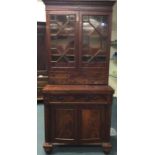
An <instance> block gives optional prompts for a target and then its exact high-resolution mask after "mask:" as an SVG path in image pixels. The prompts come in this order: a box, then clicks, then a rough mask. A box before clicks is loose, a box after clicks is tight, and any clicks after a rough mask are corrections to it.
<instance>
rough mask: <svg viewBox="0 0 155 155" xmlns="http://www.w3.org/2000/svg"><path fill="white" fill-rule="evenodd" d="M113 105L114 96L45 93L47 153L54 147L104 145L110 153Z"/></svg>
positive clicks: (45, 145) (109, 94)
mask: <svg viewBox="0 0 155 155" xmlns="http://www.w3.org/2000/svg"><path fill="white" fill-rule="evenodd" d="M51 96H53V97H52V98H51ZM80 96H81V97H80ZM76 97H78V98H77V99H76ZM74 99H75V100H74ZM90 99H91V100H90ZM67 101H68V102H67ZM95 101H96V102H95ZM111 105H112V93H105V94H104V93H102V94H101V93H97V94H94V93H93V94H88V93H87V94H85V93H74V94H72V93H66V94H65V93H61V94H60V93H47V92H46V93H44V110H45V143H44V145H43V147H44V149H45V151H46V152H50V151H52V148H53V146H54V145H101V146H102V147H103V151H104V152H106V153H108V152H109V151H110V149H111V147H112V146H111V144H110V124H111Z"/></svg>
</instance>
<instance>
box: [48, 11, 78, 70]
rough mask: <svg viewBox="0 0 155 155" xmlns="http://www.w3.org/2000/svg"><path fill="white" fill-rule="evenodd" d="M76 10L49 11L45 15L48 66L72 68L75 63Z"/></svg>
mask: <svg viewBox="0 0 155 155" xmlns="http://www.w3.org/2000/svg"><path fill="white" fill-rule="evenodd" d="M77 19H78V15H77V12H70V11H64V12H63V11H50V12H48V15H47V22H48V24H47V25H48V26H47V33H48V34H47V36H48V53H49V67H50V68H51V67H52V68H54V67H56V68H57V67H58V68H64V67H72V68H74V67H75V66H76V63H77V52H78V44H77V40H78V38H77V37H78V36H77V31H78V30H77V28H78V27H77Z"/></svg>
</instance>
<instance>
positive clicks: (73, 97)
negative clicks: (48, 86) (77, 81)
mask: <svg viewBox="0 0 155 155" xmlns="http://www.w3.org/2000/svg"><path fill="white" fill-rule="evenodd" d="M44 98H45V100H47V101H48V102H50V103H52V102H53V103H54V102H68V103H70V102H73V103H80V102H81V103H85V102H88V103H97V102H102V103H108V102H109V99H110V98H111V95H109V94H49V95H46V96H44Z"/></svg>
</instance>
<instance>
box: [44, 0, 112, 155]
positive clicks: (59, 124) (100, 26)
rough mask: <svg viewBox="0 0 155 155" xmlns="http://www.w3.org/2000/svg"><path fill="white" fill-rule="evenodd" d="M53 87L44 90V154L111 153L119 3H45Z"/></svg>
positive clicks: (82, 0)
mask: <svg viewBox="0 0 155 155" xmlns="http://www.w3.org/2000/svg"><path fill="white" fill-rule="evenodd" d="M44 3H45V5H46V45H47V52H48V59H47V61H48V77H49V79H48V85H46V86H45V87H44V89H43V94H44V106H45V144H44V148H45V151H47V152H50V151H51V150H52V148H53V146H54V145H88V144H89V145H90V144H91V145H92V144H94V145H102V146H103V150H104V151H105V152H109V151H110V149H111V144H110V122H111V105H112V96H113V93H114V91H113V89H112V88H111V87H110V86H108V74H109V55H110V42H111V14H112V6H113V4H114V1H108V0H107V1H103V0H97V1H94V0H93V1H92V0H64V1H62V0H44Z"/></svg>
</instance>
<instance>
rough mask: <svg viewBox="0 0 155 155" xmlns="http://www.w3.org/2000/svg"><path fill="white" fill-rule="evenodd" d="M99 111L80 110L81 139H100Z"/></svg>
mask: <svg viewBox="0 0 155 155" xmlns="http://www.w3.org/2000/svg"><path fill="white" fill-rule="evenodd" d="M100 116H101V111H100V110H99V109H95V110H93V109H82V110H81V138H80V140H82V141H88V140H89V141H91V140H93V141H94V140H100V139H101V135H100V129H101V117H100Z"/></svg>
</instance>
